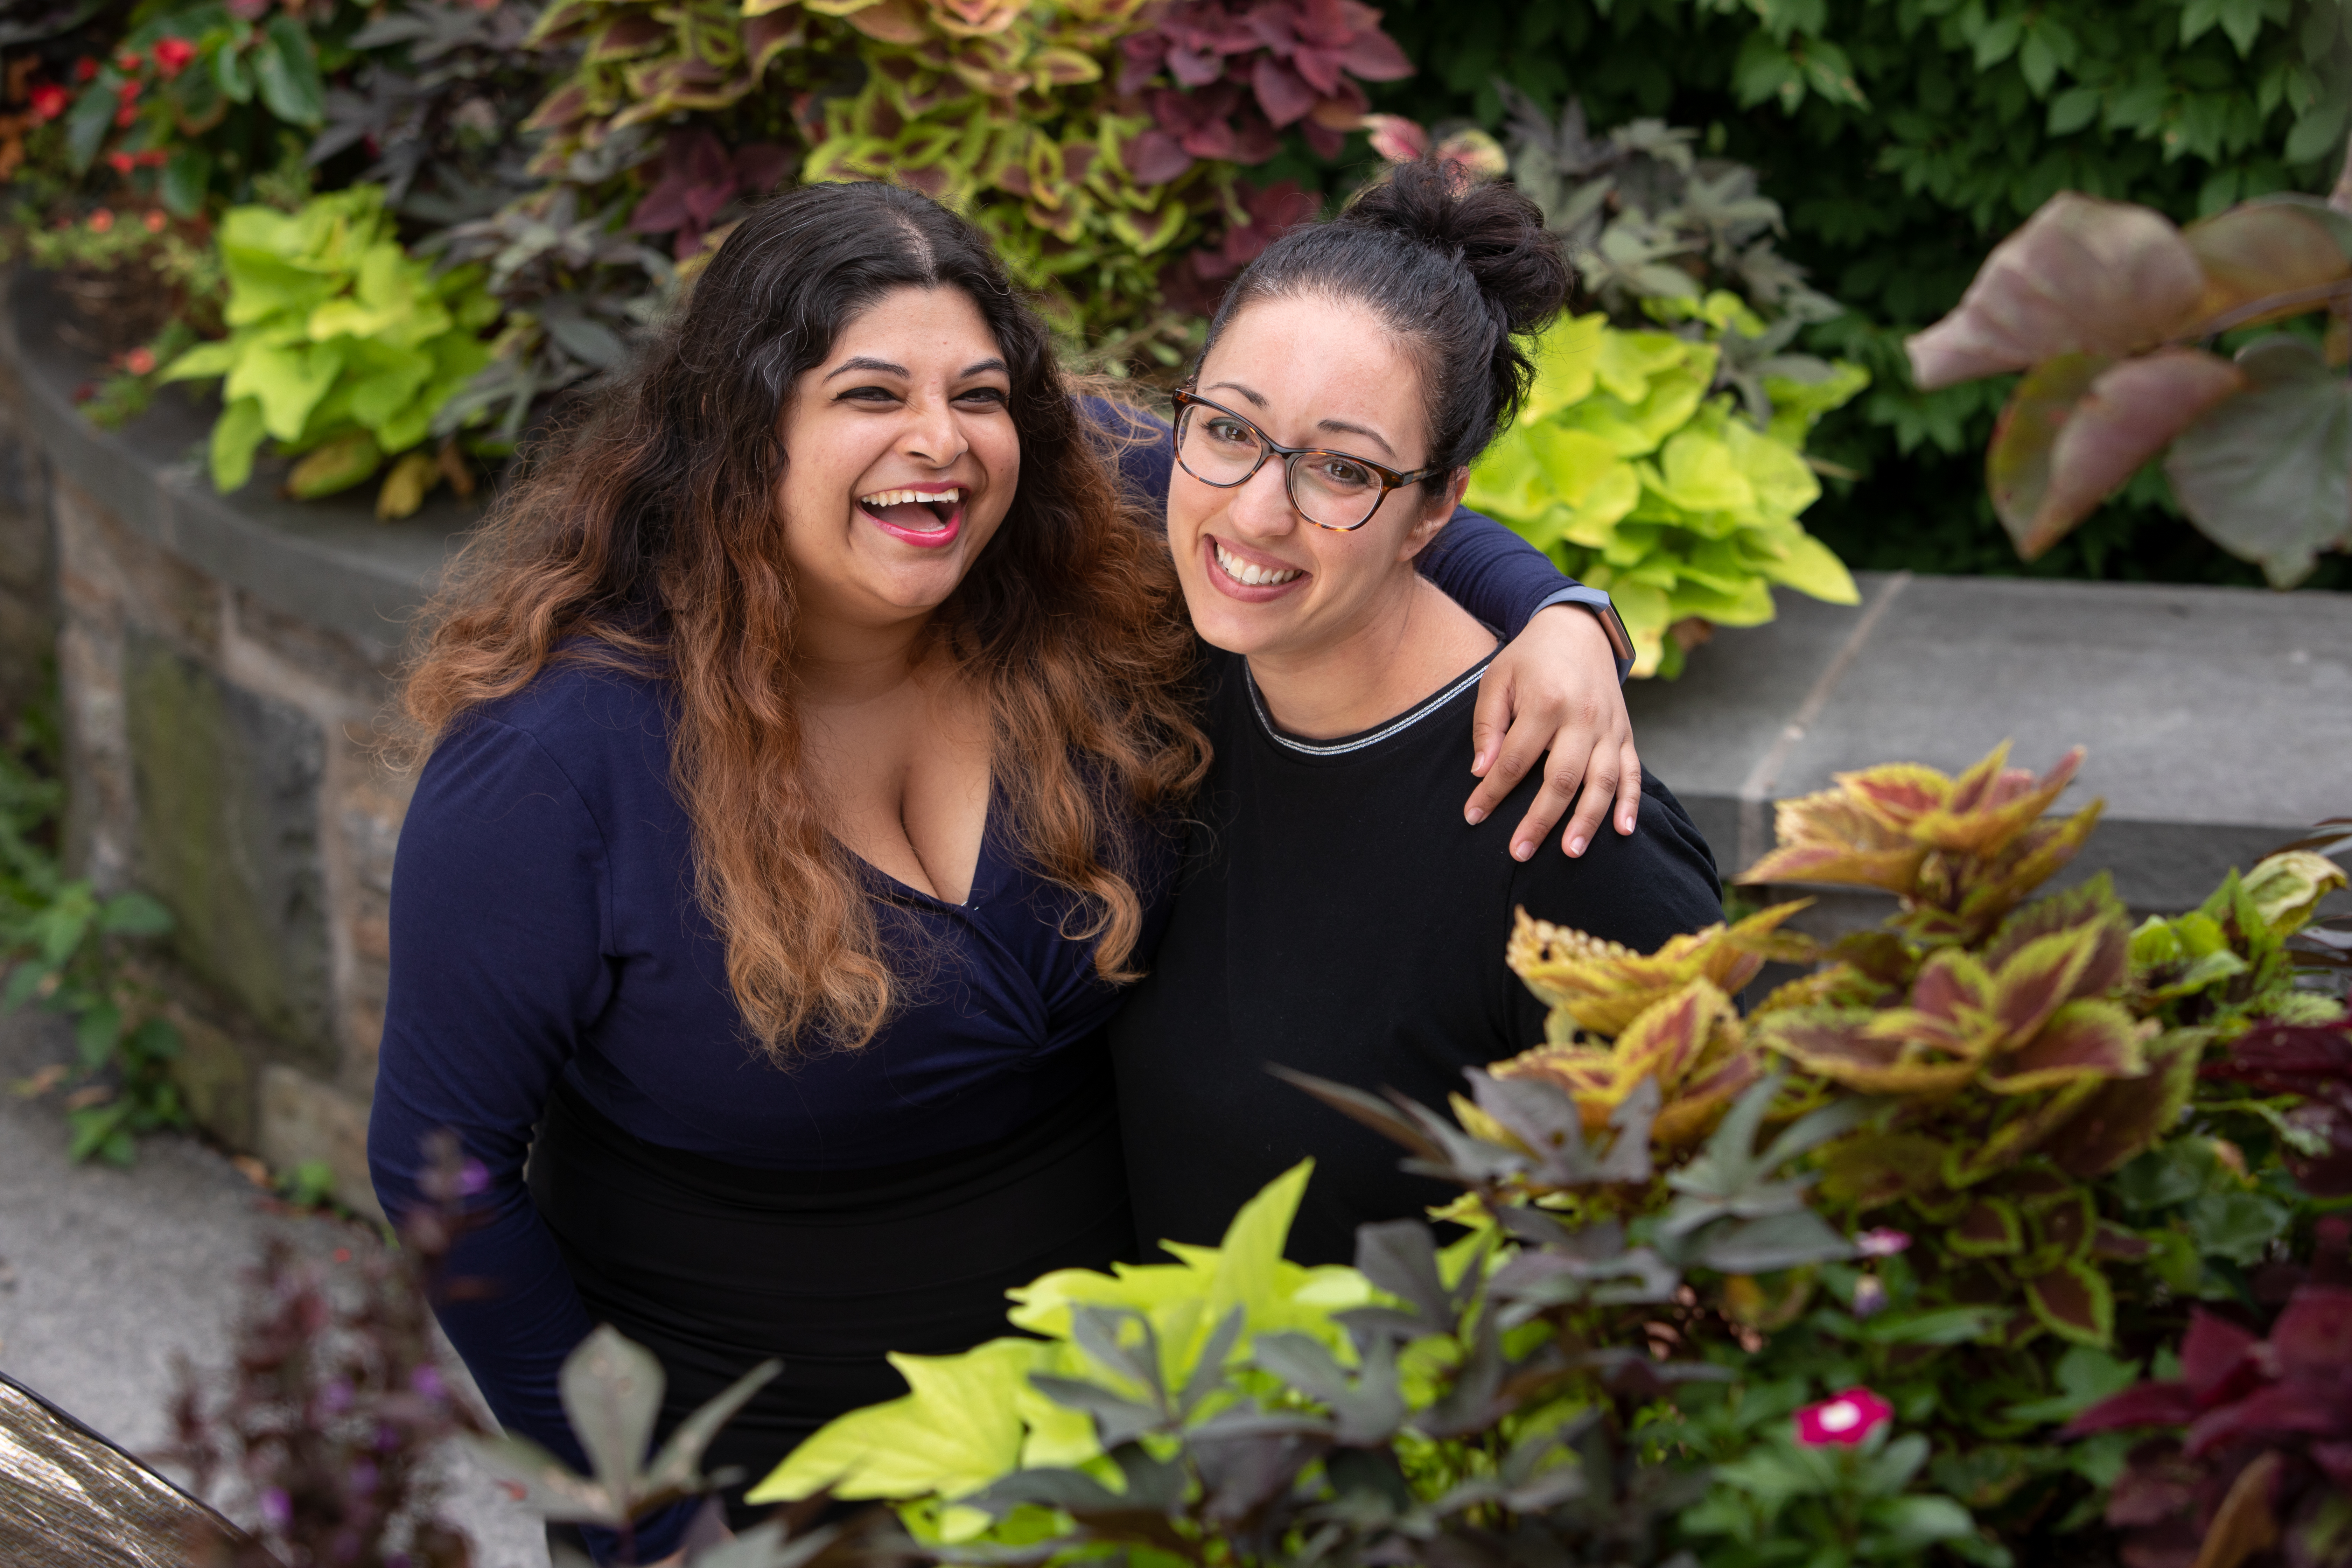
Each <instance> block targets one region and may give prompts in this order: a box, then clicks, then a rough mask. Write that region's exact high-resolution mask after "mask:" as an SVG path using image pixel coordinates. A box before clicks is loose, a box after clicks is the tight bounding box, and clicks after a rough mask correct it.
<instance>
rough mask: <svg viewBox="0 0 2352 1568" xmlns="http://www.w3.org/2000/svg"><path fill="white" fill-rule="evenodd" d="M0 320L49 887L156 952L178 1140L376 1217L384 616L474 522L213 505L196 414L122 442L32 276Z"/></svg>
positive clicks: (12, 595)
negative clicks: (158, 915)
mask: <svg viewBox="0 0 2352 1568" xmlns="http://www.w3.org/2000/svg"><path fill="white" fill-rule="evenodd" d="M14 293H15V298H14V299H12V300H9V301H8V309H7V310H5V312H0V389H4V390H0V420H5V424H0V609H5V613H6V616H7V620H6V634H5V637H0V700H7V698H8V697H10V696H13V695H15V694H16V693H21V692H22V691H24V690H26V689H28V688H29V687H31V686H33V685H35V684H36V683H37V681H38V680H39V679H41V677H42V669H41V666H42V664H43V662H44V657H45V655H46V653H47V650H49V649H52V648H53V649H54V656H55V658H56V662H57V668H58V676H59V684H60V688H61V694H62V698H63V707H64V719H65V727H66V737H67V769H68V797H69V805H68V816H67V830H66V852H67V860H68V865H69V866H70V867H71V868H73V870H74V871H75V872H76V874H78V875H82V876H87V877H89V878H90V879H92V880H93V881H95V882H96V883H97V884H98V885H99V886H100V888H101V889H104V890H108V891H113V890H117V889H123V888H127V887H131V886H133V885H136V886H138V887H141V888H142V889H146V890H147V891H149V892H151V893H152V894H154V895H155V896H156V897H158V898H159V899H161V900H163V902H164V903H165V904H166V905H167V906H168V907H169V908H170V909H171V910H172V912H173V916H174V919H175V927H174V930H173V933H172V936H171V938H170V942H169V960H168V962H166V963H162V964H159V965H157V966H155V968H154V969H153V971H152V973H151V974H150V976H149V978H151V979H152V980H153V981H154V982H155V983H156V984H159V985H160V986H161V987H162V988H163V991H164V993H165V994H166V995H167V996H168V997H169V998H170V1005H171V1009H172V1011H173V1015H174V1016H175V1018H176V1020H177V1021H178V1022H179V1024H180V1025H181V1027H182V1031H183V1033H184V1035H185V1037H186V1038H187V1040H188V1046H189V1049H188V1052H187V1055H186V1057H185V1058H184V1060H183V1062H182V1064H181V1072H180V1076H181V1079H182V1082H183V1085H184V1088H185V1089H186V1091H187V1094H188V1097H189V1100H190V1103H191V1105H192V1106H193V1107H194V1111H195V1114H196V1115H197V1117H198V1119H199V1120H200V1121H202V1122H203V1123H204V1124H205V1126H206V1127H207V1128H209V1129H210V1130H211V1131H214V1132H215V1133H216V1134H217V1135H219V1136H220V1137H221V1138H222V1139H224V1140H225V1141H226V1142H229V1143H230V1144H232V1145H235V1146H236V1147H239V1148H245V1149H250V1150H254V1151H256V1152H258V1153H260V1154H261V1155H262V1157H263V1158H265V1159H266V1160H268V1161H269V1162H270V1163H272V1164H276V1165H280V1166H290V1165H293V1164H298V1163H303V1162H306V1161H313V1160H320V1161H325V1162H326V1163H329V1164H330V1165H331V1166H332V1167H333V1168H334V1170H335V1172H336V1174H337V1178H338V1193H339V1195H340V1196H341V1197H342V1199H343V1200H344V1201H345V1202H347V1203H350V1204H352V1205H353V1206H354V1207H358V1208H361V1209H362V1210H372V1209H373V1206H374V1199H373V1195H372V1194H371V1192H370V1189H369V1184H368V1181H367V1174H366V1165H365V1126H366V1118H367V1102H368V1097H369V1094H370V1092H371V1089H372V1088H373V1083H374V1078H375V1056H376V1047H377V1044H378V1041H379V1039H380V1037H381V1036H382V1033H383V1000H384V990H385V975H386V965H387V963H388V959H389V946H388V941H387V935H388V929H389V928H388V924H387V913H388V907H389V905H388V901H389V898H390V894H391V888H392V863H393V848H394V843H395V841H396V840H397V838H398V837H399V832H400V821H401V816H402V813H403V812H404V809H405V806H406V802H407V794H408V781H407V779H406V778H405V777H404V775H403V774H402V773H400V772H399V771H398V769H397V768H395V767H394V766H393V765H392V764H391V763H389V762H388V761H387V760H386V759H385V757H384V756H383V753H382V750H381V744H382V742H383V740H384V739H385V735H384V731H383V728H382V718H383V709H384V705H385V702H386V700H387V699H388V697H389V695H390V692H391V673H392V667H393V666H394V663H395V661H396V659H397V658H398V653H399V647H400V644H401V640H402V637H403V635H404V619H405V617H406V616H408V615H409V614H410V613H412V612H413V609H414V607H415V605H416V604H418V603H419V602H421V600H422V598H423V597H424V595H425V592H426V589H427V587H428V585H429V584H430V583H431V581H432V579H433V577H434V576H435V574H436V572H437V570H438V567H439V565H440V563H441V562H442V561H443V560H444V559H445V558H446V554H447V552H448V550H449V548H450V545H451V542H452V541H453V539H454V538H455V537H456V536H457V534H458V533H459V532H460V531H462V529H463V528H464V527H465V526H466V524H467V521H469V520H468V519H467V517H466V516H465V515H463V514H461V513H458V512H457V511H455V510H453V509H448V508H446V507H445V508H443V509H440V510H436V511H433V512H430V513H428V514H426V515H425V516H424V517H422V518H420V519H417V520H412V521H408V522H404V523H401V524H397V525H393V526H385V525H382V524H379V523H377V522H375V521H373V518H372V517H370V516H369V515H368V512H367V510H366V506H365V502H364V500H352V501H348V502H346V503H344V504H341V505H326V506H318V507H299V508H298V507H295V506H293V505H291V504H289V503H286V502H283V501H279V500H276V499H275V498H274V497H273V496H272V495H271V494H270V490H271V489H272V487H273V486H274V483H275V476H273V475H269V474H267V473H265V474H264V475H263V476H262V477H261V478H259V479H257V480H256V481H255V483H254V484H253V485H252V486H250V487H248V488H247V491H246V492H245V493H243V494H242V495H240V496H238V497H236V498H234V499H233V500H224V499H223V498H220V497H217V496H215V495H214V494H213V493H212V491H211V489H210V487H209V485H208V484H207V483H206V482H205V479H204V478H203V476H202V474H201V471H200V469H199V468H198V466H197V461H196V458H195V455H196V454H200V453H201V451H202V446H203V437H204V435H205V429H206V427H207V426H208V424H209V418H210V414H209V410H207V409H205V408H203V407H201V406H198V405H195V404H194V403H193V402H191V401H189V400H187V399H185V398H184V397H182V396H181V395H178V394H177V393H176V392H167V394H166V396H165V397H164V398H163V400H162V401H160V402H159V403H158V405H157V406H156V407H155V408H154V409H153V410H152V411H151V412H150V413H149V414H148V415H147V416H144V417H142V419H140V420H138V421H136V422H134V423H133V424H132V425H131V426H128V427H127V428H126V429H124V430H123V431H121V432H120V433H107V432H102V431H99V430H97V429H94V428H93V427H92V426H89V424H88V423H87V422H85V421H83V420H82V419H81V417H80V416H79V414H78V413H76V412H75V410H74V406H73V402H72V393H73V391H74V389H75V388H76V387H77V386H78V385H79V384H81V383H82V382H83V381H85V380H86V379H87V378H88V377H89V375H90V374H93V367H91V366H90V365H89V364H88V363H83V362H81V361H80V360H79V356H76V355H74V354H73V353H71V352H70V351H68V350H66V349H65V348H63V347H62V346H61V345H58V344H57V343H56V342H54V340H53V338H52V337H51V336H50V334H49V333H48V332H47V331H46V330H45V329H46V311H47V300H46V298H45V296H44V292H43V290H42V289H41V286H40V282H39V279H18V280H17V282H16V287H15V289H14Z"/></svg>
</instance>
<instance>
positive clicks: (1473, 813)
mask: <svg viewBox="0 0 2352 1568" xmlns="http://www.w3.org/2000/svg"><path fill="white" fill-rule="evenodd" d="M1462 815H1463V816H1466V817H1468V818H1469V819H1470V826H1473V827H1475V826H1478V825H1479V824H1480V823H1482V822H1484V821H1486V807H1484V806H1479V805H1474V806H1472V807H1471V808H1470V809H1469V810H1467V811H1465V812H1464V813H1463V814H1462Z"/></svg>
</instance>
